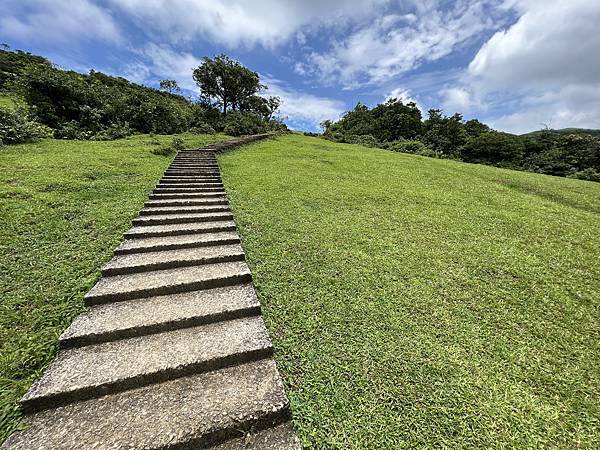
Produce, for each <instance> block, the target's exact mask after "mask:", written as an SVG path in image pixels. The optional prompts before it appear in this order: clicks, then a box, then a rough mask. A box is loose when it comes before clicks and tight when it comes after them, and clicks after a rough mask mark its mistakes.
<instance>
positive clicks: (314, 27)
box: [0, 0, 600, 133]
mask: <svg viewBox="0 0 600 450" xmlns="http://www.w3.org/2000/svg"><path fill="white" fill-rule="evenodd" d="M2 3H3V12H2V15H1V16H0V42H3V43H7V44H9V45H10V47H11V48H12V49H22V50H26V51H30V52H32V53H36V54H41V55H43V56H46V57H48V58H49V59H50V60H52V61H53V62H55V63H57V64H58V65H60V66H61V67H64V68H69V69H74V70H78V71H82V72H86V71H88V70H89V69H92V68H93V69H96V70H100V71H103V72H106V73H110V74H113V75H121V76H124V77H126V78H129V79H131V80H133V81H136V82H140V83H144V84H147V85H150V86H157V84H158V80H160V79H164V78H174V79H176V80H177V81H178V82H179V83H180V85H181V86H182V87H183V88H184V89H185V93H186V94H187V95H195V94H196V92H197V91H196V88H195V86H194V83H193V80H192V78H191V70H192V68H193V67H195V66H197V65H198V63H199V61H200V58H201V57H202V56H205V55H206V56H214V55H215V54H218V53H221V52H223V53H226V54H228V55H229V56H231V57H233V58H235V59H237V60H239V61H241V62H242V63H243V64H245V65H246V66H248V67H250V68H252V69H253V70H256V71H257V72H259V73H260V74H261V77H262V79H263V80H264V81H265V82H266V84H268V85H269V91H268V93H270V94H274V95H279V96H280V97H281V98H282V100H283V104H282V107H281V110H282V111H281V115H282V117H284V118H285V120H286V122H287V123H288V125H290V126H291V127H292V128H296V129H304V130H313V129H317V127H318V124H319V122H321V121H322V120H325V119H336V118H338V117H339V116H340V115H341V114H342V113H343V112H344V111H346V110H348V109H351V108H352V107H353V106H354V105H355V104H356V102H358V101H361V102H363V103H365V104H367V105H370V106H372V105H375V104H377V103H380V102H382V101H384V100H385V99H386V98H388V97H389V96H395V97H400V98H402V99H405V100H411V101H415V102H416V103H417V104H418V105H419V107H420V108H421V109H422V110H423V111H424V112H425V111H426V110H427V109H429V108H434V107H435V108H442V109H444V111H445V112H446V113H448V114H452V113H454V112H462V113H463V114H464V116H465V118H467V119H468V118H472V117H477V118H479V119H480V120H483V121H485V122H486V123H489V124H490V125H491V126H493V127H494V128H496V129H499V130H504V131H510V132H516V133H522V132H527V131H530V130H533V129H539V128H541V127H542V124H546V125H549V126H551V127H553V128H562V127H570V126H575V127H586V128H600V106H599V105H600V33H599V32H598V28H597V25H598V23H600V1H598V0H569V1H564V0H560V1H559V0H457V1H434V0H421V1H419V0H346V1H341V0H329V1H323V0H298V1H296V0H288V1H285V0H280V1H277V0H254V1H249V0H248V1H244V0H229V1H225V0H206V1H204V0H170V1H167V0H2Z"/></svg>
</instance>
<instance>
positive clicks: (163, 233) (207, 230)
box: [123, 220, 236, 239]
mask: <svg viewBox="0 0 600 450" xmlns="http://www.w3.org/2000/svg"><path fill="white" fill-rule="evenodd" d="M227 222H230V221H225V220H223V221H217V222H215V225H214V226H212V227H211V228H199V229H197V230H192V229H190V228H182V229H180V230H164V231H146V232H144V231H143V228H146V227H144V226H141V227H133V228H131V229H130V230H128V231H126V232H125V234H124V235H123V237H124V238H125V239H136V238H142V239H143V238H149V237H163V236H182V235H184V234H206V233H215V232H221V231H235V230H236V227H235V224H227ZM192 223H209V222H208V221H207V222H188V224H192ZM219 223H223V225H217V224H219ZM170 225H173V224H170ZM134 229H138V230H139V231H138V232H135V233H134V232H133V231H132V230H134Z"/></svg>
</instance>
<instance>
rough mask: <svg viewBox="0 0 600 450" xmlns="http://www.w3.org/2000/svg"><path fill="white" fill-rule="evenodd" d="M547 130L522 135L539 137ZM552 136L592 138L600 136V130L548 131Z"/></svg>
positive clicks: (572, 129) (571, 129)
mask: <svg viewBox="0 0 600 450" xmlns="http://www.w3.org/2000/svg"><path fill="white" fill-rule="evenodd" d="M545 131H546V130H537V131H531V132H529V133H525V134H522V135H521V136H526V137H537V136H539V135H541V134H542V133H544V132H545ZM547 131H549V132H550V133H552V134H556V135H561V134H589V135H590V136H596V137H599V136H600V130H591V129H587V128H561V129H558V130H547Z"/></svg>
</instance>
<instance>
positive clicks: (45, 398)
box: [21, 316, 272, 412]
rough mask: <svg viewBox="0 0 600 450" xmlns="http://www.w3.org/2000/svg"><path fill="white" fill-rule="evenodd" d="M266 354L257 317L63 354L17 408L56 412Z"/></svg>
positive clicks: (264, 332)
mask: <svg viewBox="0 0 600 450" xmlns="http://www.w3.org/2000/svg"><path fill="white" fill-rule="evenodd" d="M271 354H272V346H271V341H270V339H269V336H268V334H267V330H266V328H265V325H264V323H263V320H262V317H260V316H254V317H244V318H241V319H235V320H229V321H224V322H216V323H212V324H208V325H201V326H198V327H191V328H182V329H179V330H172V331H168V332H164V333H157V334H151V335H147V336H137V337H132V338H128V339H122V340H118V341H112V342H105V343H101V344H96V345H89V346H86V347H79V348H72V349H65V350H64V351H61V352H60V353H59V354H58V356H57V358H56V359H55V360H54V362H53V363H52V364H51V365H50V367H49V368H48V369H47V370H46V372H44V375H43V376H42V378H40V379H39V380H38V381H36V382H35V383H34V384H33V386H32V387H31V389H30V390H29V391H28V392H27V394H25V396H24V397H23V398H22V399H21V405H22V407H23V410H24V411H26V412H32V411H40V410H42V409H46V408H49V407H53V408H56V407H57V406H60V405H65V404H68V403H72V402H76V401H81V400H88V399H92V398H97V397H101V396H102V395H106V394H108V393H115V392H120V391H123V390H126V389H131V388H136V387H139V386H144V385H148V384H152V383H158V382H161V381H167V380H172V379H174V378H178V377H182V376H186V375H191V374H194V373H200V372H207V371H210V370H216V369H220V368H222V367H226V366H230V365H233V364H242V363H245V362H248V361H253V360H257V359H262V358H267V357H269V356H271Z"/></svg>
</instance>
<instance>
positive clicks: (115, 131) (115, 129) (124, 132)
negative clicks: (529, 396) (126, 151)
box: [93, 122, 133, 141]
mask: <svg viewBox="0 0 600 450" xmlns="http://www.w3.org/2000/svg"><path fill="white" fill-rule="evenodd" d="M132 134H133V130H132V129H131V128H129V124H128V123H127V122H125V123H124V124H122V125H121V124H113V125H111V126H109V127H108V128H106V129H104V130H102V131H99V132H98V133H96V134H95V135H94V136H93V139H94V140H96V141H114V140H115V139H122V138H125V137H127V136H131V135H132Z"/></svg>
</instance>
